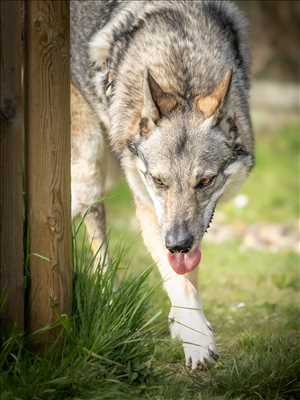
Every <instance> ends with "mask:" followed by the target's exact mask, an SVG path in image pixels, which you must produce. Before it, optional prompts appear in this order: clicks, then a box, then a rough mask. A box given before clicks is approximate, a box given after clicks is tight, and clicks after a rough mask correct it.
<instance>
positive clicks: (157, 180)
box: [152, 176, 167, 189]
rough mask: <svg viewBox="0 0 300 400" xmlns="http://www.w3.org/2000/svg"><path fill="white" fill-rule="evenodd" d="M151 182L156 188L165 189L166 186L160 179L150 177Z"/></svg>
mask: <svg viewBox="0 0 300 400" xmlns="http://www.w3.org/2000/svg"><path fill="white" fill-rule="evenodd" d="M152 180H153V182H154V184H155V186H156V187H157V188H159V189H166V188H167V185H166V184H165V183H164V182H163V181H162V180H161V179H160V178H156V177H154V176H152Z"/></svg>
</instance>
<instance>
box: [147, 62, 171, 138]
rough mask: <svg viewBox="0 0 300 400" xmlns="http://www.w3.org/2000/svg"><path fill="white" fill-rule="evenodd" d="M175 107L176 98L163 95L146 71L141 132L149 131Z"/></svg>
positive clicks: (166, 94)
mask: <svg viewBox="0 0 300 400" xmlns="http://www.w3.org/2000/svg"><path fill="white" fill-rule="evenodd" d="M176 106H177V100H176V97H175V96H174V95H172V94H170V93H165V92H164V91H163V90H162V88H161V87H160V86H159V84H158V83H157V82H156V80H155V79H154V78H153V76H152V75H151V74H150V72H149V71H148V69H146V71H145V74H144V105H143V111H142V128H143V129H142V130H144V131H147V130H148V131H150V130H151V128H153V127H154V125H155V124H156V122H157V121H158V120H159V119H160V118H161V117H162V116H164V115H167V114H169V113H170V112H171V111H173V110H174V109H175V108H176Z"/></svg>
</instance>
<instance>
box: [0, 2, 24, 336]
mask: <svg viewBox="0 0 300 400" xmlns="http://www.w3.org/2000/svg"><path fill="white" fill-rule="evenodd" d="M21 6H22V2H21V0H15V1H14V0H12V1H0V53H1V54H0V296H1V295H3V294H4V296H5V304H4V308H3V309H2V310H0V312H1V315H0V316H1V321H0V322H1V328H3V327H7V328H9V327H11V326H13V325H14V326H16V327H18V328H19V329H23V324H24V287H23V281H24V271H23V268H24V263H23V220H24V207H23V167H24V165H23V164H24V158H23V151H24V130H23V104H22V88H21V68H22V59H23V57H22V54H23V51H22V30H21V29H22V16H21Z"/></svg>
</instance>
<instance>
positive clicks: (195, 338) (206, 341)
mask: <svg viewBox="0 0 300 400" xmlns="http://www.w3.org/2000/svg"><path fill="white" fill-rule="evenodd" d="M136 205H137V216H138V218H139V220H140V224H141V227H142V233H143V238H144V241H145V245H146V247H147V248H148V250H149V251H150V253H151V255H152V257H153V259H154V260H155V262H156V263H157V265H158V268H159V271H160V273H161V276H162V279H163V283H164V288H165V289H166V291H167V293H168V296H169V298H170V301H171V310H170V314H169V323H170V330H171V335H172V337H176V338H178V339H179V340H180V341H182V343H183V349H184V353H185V359H186V364H187V365H188V366H190V367H192V368H193V369H195V368H197V367H198V366H205V365H206V364H207V363H210V362H212V361H214V360H215V359H216V349H215V341H214V337H213V333H212V330H211V327H210V324H209V323H208V321H207V320H206V318H205V316H204V313H203V310H202V304H201V300H200V298H199V296H198V293H197V289H196V287H195V285H194V284H193V283H195V280H196V279H195V275H192V274H186V275H178V274H176V273H175V272H174V271H173V269H172V268H171V267H170V265H169V262H168V260H167V255H166V249H165V247H164V245H163V243H162V240H161V237H160V234H159V227H158V224H157V220H156V216H155V214H154V212H153V211H152V210H151V209H150V208H149V207H145V206H143V205H142V204H140V203H138V202H137V204H136Z"/></svg>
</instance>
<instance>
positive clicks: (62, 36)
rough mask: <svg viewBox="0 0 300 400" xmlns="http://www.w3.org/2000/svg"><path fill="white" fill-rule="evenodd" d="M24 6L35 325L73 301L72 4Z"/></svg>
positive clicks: (47, 1) (39, 1) (44, 1)
mask: <svg viewBox="0 0 300 400" xmlns="http://www.w3.org/2000/svg"><path fill="white" fill-rule="evenodd" d="M26 7H27V9H26V15H27V19H26V74H25V77H26V103H27V110H26V137H27V192H28V225H29V229H30V275H31V283H30V285H31V286H30V294H29V304H28V321H27V323H28V329H29V331H35V330H36V329H39V328H41V327H43V326H45V325H46V324H48V323H52V322H54V321H55V320H56V319H57V318H58V316H59V315H60V314H61V313H70V312H71V303H72V274H71V176H70V174H71V173H70V163H71V154H70V151H71V143H70V141H71V138H70V68H69V59H70V57H69V4H68V1H65V0H61V1H52V0H32V1H28V2H26ZM41 340H42V341H44V339H41Z"/></svg>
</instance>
